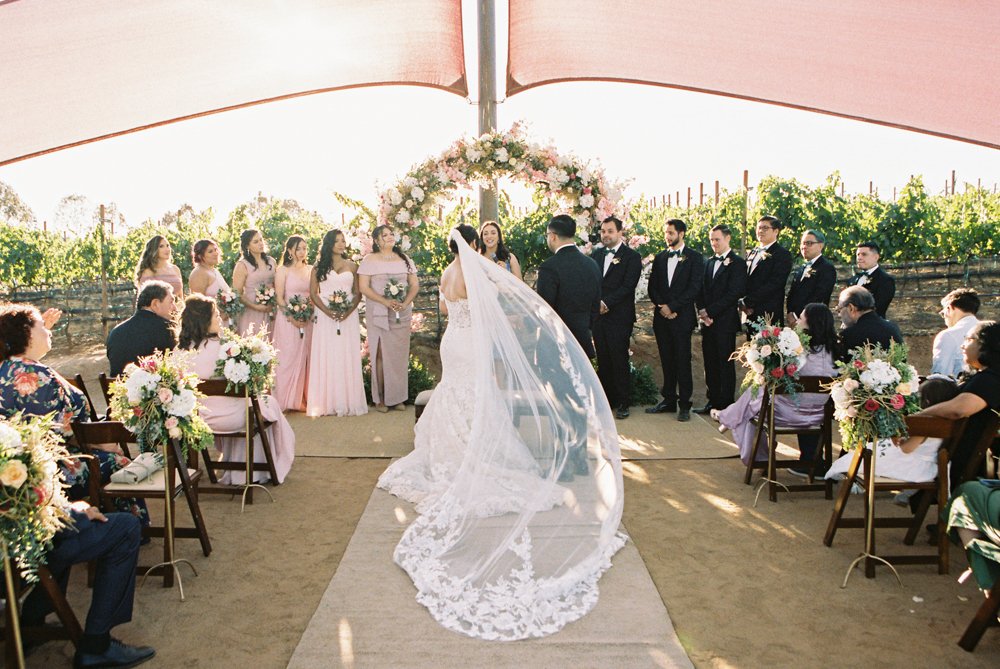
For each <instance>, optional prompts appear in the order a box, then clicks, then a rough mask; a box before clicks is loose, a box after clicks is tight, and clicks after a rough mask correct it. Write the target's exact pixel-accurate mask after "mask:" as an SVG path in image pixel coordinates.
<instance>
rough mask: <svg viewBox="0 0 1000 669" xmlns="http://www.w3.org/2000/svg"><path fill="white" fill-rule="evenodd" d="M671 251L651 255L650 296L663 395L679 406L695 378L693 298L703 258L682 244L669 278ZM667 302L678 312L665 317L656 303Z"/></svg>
mask: <svg viewBox="0 0 1000 669" xmlns="http://www.w3.org/2000/svg"><path fill="white" fill-rule="evenodd" d="M673 253H675V252H674V251H670V250H667V251H661V252H660V253H658V254H657V256H656V258H654V259H653V270H652V272H651V273H650V275H649V299H650V301H652V303H653V308H654V312H653V334H655V335H656V346H657V348H658V349H659V351H660V365H661V366H662V367H663V388H662V389H661V392H662V393H663V399H664V401H666V403H667V405H673V404H674V403H675V402H676V403H677V405H678V406H679V407H680V408H681V409H690V408H691V393H692V392H693V390H694V381H693V379H692V378H691V333H692V332H693V331H694V328H695V325H696V323H697V313H696V311H695V306H694V304H695V299H696V298H697V297H698V291H699V290H700V289H701V281H702V278H703V277H704V273H705V259H704V258H703V257H702V255H701V254H700V253H698V252H697V251H695V250H693V249H691V248H689V247H688V246H686V245H685V246H684V248H683V249H682V250H681V251H680V252H679V253H680V255H679V256H677V258H678V261H677V266H676V267H675V268H674V276H673V279H672V280H670V281H668V280H667V277H668V258H669V257H670V256H671V254H673ZM661 305H667V306H668V307H670V310H671V311H673V312H674V313H676V314H677V317H676V318H672V319H667V318H664V317H663V316H662V315H661V314H660V309H659V307H660V306H661Z"/></svg>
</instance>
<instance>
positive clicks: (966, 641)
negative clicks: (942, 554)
mask: <svg viewBox="0 0 1000 669" xmlns="http://www.w3.org/2000/svg"><path fill="white" fill-rule="evenodd" d="M941 541H944V538H943V537H942V538H941ZM998 613H1000V583H997V584H996V585H994V586H993V588H992V589H991V590H990V591H989V592H988V593H987V595H986V600H985V601H984V602H983V603H982V605H981V606H980V607H979V609H978V610H977V611H976V615H974V616H973V617H972V620H971V621H969V626H968V627H966V628H965V633H964V634H963V635H962V638H961V639H959V641H958V645H959V646H961V647H962V648H964V649H965V650H967V651H969V652H970V653H971V652H972V651H974V650H975V649H976V644H978V643H979V640H980V639H982V638H983V633H985V632H986V628H987V627H997V626H998V622H997V614H998Z"/></svg>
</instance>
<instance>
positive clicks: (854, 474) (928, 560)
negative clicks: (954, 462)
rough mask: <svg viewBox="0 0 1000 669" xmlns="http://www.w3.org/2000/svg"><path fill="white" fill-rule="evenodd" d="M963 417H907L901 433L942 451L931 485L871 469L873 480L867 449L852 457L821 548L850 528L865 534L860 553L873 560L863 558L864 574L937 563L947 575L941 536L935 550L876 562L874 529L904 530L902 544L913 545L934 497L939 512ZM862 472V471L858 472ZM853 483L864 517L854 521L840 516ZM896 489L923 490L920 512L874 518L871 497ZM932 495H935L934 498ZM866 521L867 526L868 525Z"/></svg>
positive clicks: (945, 496) (870, 454) (945, 546)
mask: <svg viewBox="0 0 1000 669" xmlns="http://www.w3.org/2000/svg"><path fill="white" fill-rule="evenodd" d="M965 424H966V419H964V418H963V419H961V420H950V419H948V418H937V417H930V416H907V418H906V429H907V431H908V432H909V433H910V436H913V437H929V438H937V439H941V440H942V442H941V447H940V448H939V449H938V475H937V478H936V479H934V480H933V481H927V482H924V483H914V482H911V481H900V480H898V479H890V478H884V477H881V476H879V475H878V468H877V467H876V468H875V477H874V478H872V477H871V476H870V474H869V472H871V469H872V457H873V451H872V450H871V449H868V448H859V449H858V450H857V452H856V453H855V454H854V458H853V460H851V465H850V467H849V468H848V470H847V477H846V478H845V479H844V480H843V481H842V482H841V484H840V491H839V493H838V494H837V501H836V502H835V503H834V505H833V513H832V514H831V516H830V522H829V524H828V525H827V528H826V535H825V536H824V537H823V543H824V544H825V545H826V546H832V545H833V537H834V536H835V535H836V533H837V528H840V527H854V528H859V527H860V528H864V529H865V531H866V533H867V536H866V538H865V546H866V548H865V553H866V554H871V555H872V557H868V556H867V555H866V557H865V576H866V577H867V578H874V576H875V565H876V564H878V563H879V562H880V561H881V560H885V561H887V562H888V563H890V566H891V565H893V564H936V565H937V566H938V573H939V574H947V573H948V541H947V540H946V539H945V538H944V537H942V538H941V540H940V541H938V547H937V551H936V552H935V553H930V554H921V555H881V556H878V558H881V560H879V559H877V558H876V557H873V556H874V554H875V528H876V527H908V528H910V529H909V532H907V535H906V539H904V542H905V543H907V544H911V545H912V543H913V538H915V537H916V535H917V532H918V531H919V529H920V526H921V524H922V523H923V520H924V516H925V515H926V514H927V507H928V506H929V504H930V501H931V499H932V498H933V499H936V501H937V503H938V505H939V508H944V505H945V504H946V503H947V501H948V460H949V456H950V454H951V452H952V451H953V450H954V448H955V445H956V444H957V443H958V441H959V440H960V439H961V438H962V434H963V432H964V431H965ZM862 472H863V473H862ZM855 483H857V484H858V485H859V486H861V488H862V490H864V501H865V504H864V515H863V516H861V517H856V518H844V509H845V507H846V505H847V500H848V499H849V498H850V496H851V487H852V486H853V485H854V484H855ZM896 490H922V491H924V493H923V498H924V503H923V504H922V511H921V510H919V509H918V512H917V514H916V515H915V516H914V517H913V518H901V517H879V516H877V515H876V513H875V502H874V500H875V493H876V492H886V491H896ZM931 493H934V494H933V495H932V494H931ZM869 519H870V520H871V522H869Z"/></svg>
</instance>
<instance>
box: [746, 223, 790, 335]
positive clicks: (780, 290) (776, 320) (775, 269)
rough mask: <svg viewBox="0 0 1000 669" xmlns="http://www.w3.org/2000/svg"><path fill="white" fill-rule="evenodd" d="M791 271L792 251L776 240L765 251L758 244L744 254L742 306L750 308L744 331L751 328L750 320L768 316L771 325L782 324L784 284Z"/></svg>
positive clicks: (754, 320) (783, 320)
mask: <svg viewBox="0 0 1000 669" xmlns="http://www.w3.org/2000/svg"><path fill="white" fill-rule="evenodd" d="M758 256H760V257H759V258H758ZM755 260H756V261H757V263H756V266H754V261H755ZM791 273H792V254H791V253H789V252H788V250H787V249H785V247H783V246H782V245H781V244H779V243H778V242H774V243H772V244H771V245H770V246H769V247H767V250H766V251H764V250H762V249H760V248H759V247H758V248H756V249H754V250H753V251H751V252H750V253H748V254H747V291H746V295H744V296H743V306H744V307H746V308H748V309H750V313H749V314H747V333H751V332H753V329H752V328H751V323H755V322H756V321H757V320H758V319H761V318H768V317H770V319H771V323H772V324H773V325H784V324H785V309H784V306H785V284H786V283H787V282H788V275H789V274H791Z"/></svg>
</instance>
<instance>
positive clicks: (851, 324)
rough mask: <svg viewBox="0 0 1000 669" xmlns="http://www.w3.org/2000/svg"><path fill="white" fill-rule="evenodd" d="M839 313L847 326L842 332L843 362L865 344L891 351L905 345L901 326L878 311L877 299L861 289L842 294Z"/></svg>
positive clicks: (852, 287) (847, 289)
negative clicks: (895, 343) (897, 346)
mask: <svg viewBox="0 0 1000 669" xmlns="http://www.w3.org/2000/svg"><path fill="white" fill-rule="evenodd" d="M837 313H838V314H840V320H841V321H842V322H843V323H844V329H843V330H841V331H840V342H841V353H840V355H841V360H843V361H844V362H847V361H848V360H850V358H851V351H852V350H854V349H856V348H858V347H859V346H864V345H865V344H871V345H873V346H874V345H876V344H878V345H879V346H881V347H882V348H885V349H888V348H889V345H890V344H891V343H892V342H897V343H899V344H902V343H903V333H901V332H900V331H899V326H898V325H896V324H895V323H893V322H892V321H887V320H886V319H884V318H882V317H881V316H879V315H878V314H877V313H876V312H875V298H874V297H873V296H872V294H871V293H870V292H868V291H867V290H865V289H864V288H862V287H861V286H851V287H849V288H845V289H844V290H842V291H840V297H838V298H837Z"/></svg>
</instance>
